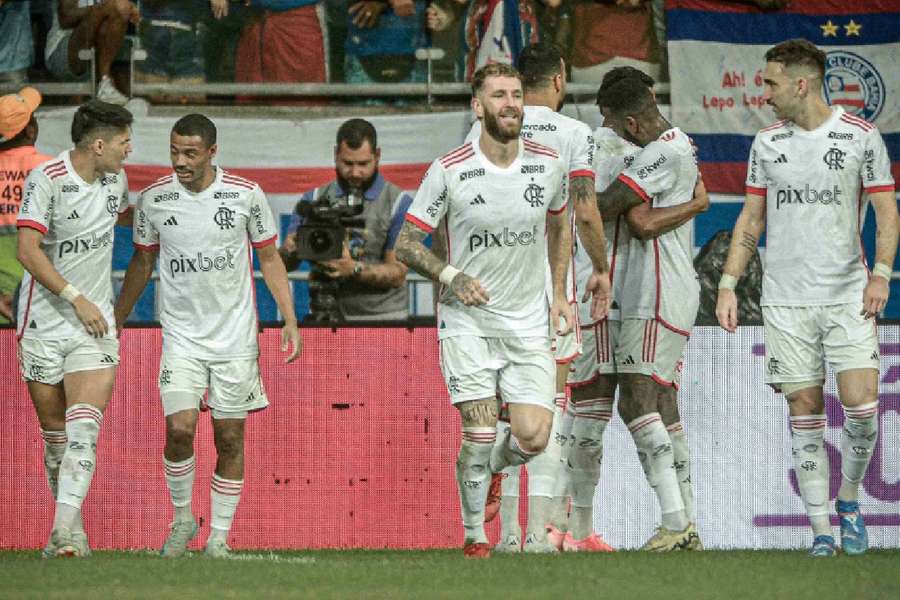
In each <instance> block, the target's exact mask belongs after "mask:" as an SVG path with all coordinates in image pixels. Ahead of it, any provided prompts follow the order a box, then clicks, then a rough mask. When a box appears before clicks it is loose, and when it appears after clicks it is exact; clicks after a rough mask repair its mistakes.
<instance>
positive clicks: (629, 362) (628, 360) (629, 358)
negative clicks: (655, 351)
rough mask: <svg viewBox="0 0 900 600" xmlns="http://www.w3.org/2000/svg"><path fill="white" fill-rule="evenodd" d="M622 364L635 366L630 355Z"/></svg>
mask: <svg viewBox="0 0 900 600" xmlns="http://www.w3.org/2000/svg"><path fill="white" fill-rule="evenodd" d="M622 364H623V365H633V364H634V358H632V357H631V355H630V354H629V355H628V356H627V357H626V358H625V360H623V361H622Z"/></svg>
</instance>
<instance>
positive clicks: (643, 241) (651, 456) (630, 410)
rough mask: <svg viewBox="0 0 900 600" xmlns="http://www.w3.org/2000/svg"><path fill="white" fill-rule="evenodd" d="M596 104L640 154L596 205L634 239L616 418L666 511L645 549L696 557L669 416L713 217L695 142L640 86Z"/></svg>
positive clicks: (617, 356)
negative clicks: (697, 237) (698, 255)
mask: <svg viewBox="0 0 900 600" xmlns="http://www.w3.org/2000/svg"><path fill="white" fill-rule="evenodd" d="M599 100H600V104H601V106H602V107H603V111H604V117H605V119H604V123H605V124H606V125H607V126H609V127H611V128H612V129H613V130H614V131H616V132H620V134H621V135H622V136H623V137H624V138H625V139H627V140H628V141H629V142H631V143H633V144H634V145H635V146H638V147H641V148H642V150H641V151H640V152H639V153H638V154H637V155H635V157H634V159H633V161H632V162H631V164H630V165H629V166H627V167H626V168H625V169H624V170H623V171H622V172H621V173H620V174H619V175H618V177H617V179H616V181H614V182H613V183H612V184H611V185H610V186H609V188H607V189H606V190H605V191H604V192H603V193H602V194H600V195H598V198H599V200H600V202H601V205H604V206H606V207H607V209H608V210H607V211H606V212H605V214H604V218H606V217H607V216H608V217H609V218H610V219H613V218H615V217H616V215H617V213H625V220H626V223H627V225H628V227H629V229H630V232H631V233H632V234H633V238H632V239H631V240H630V241H629V244H628V256H627V259H625V262H626V266H625V273H624V276H623V277H622V281H621V288H619V297H618V298H614V299H615V300H617V301H618V303H619V304H620V318H621V329H620V331H619V334H618V338H619V339H618V341H617V343H616V346H615V350H614V353H613V355H614V360H615V373H616V383H618V385H619V407H618V408H619V414H620V415H621V416H622V419H623V421H625V423H626V425H628V428H629V430H630V431H631V434H632V438H633V439H634V441H635V445H636V446H637V449H638V455H639V457H640V459H641V465H642V467H643V468H644V472H645V475H646V476H647V479H648V481H649V483H650V485H651V487H652V488H653V490H654V492H655V493H656V495H657V498H658V500H659V503H660V508H661V511H662V525H661V527H660V528H659V529H658V530H657V533H656V534H655V535H654V536H653V537H652V538H651V539H650V540H649V541H648V542H647V543H646V544H645V545H644V549H645V550H653V551H668V550H675V549H685V548H688V547H690V546H694V547H696V546H697V545H698V543H697V542H696V541H695V540H696V538H697V534H696V528H695V526H694V524H693V523H691V521H690V520H689V519H688V516H687V513H686V510H685V502H684V499H683V497H682V490H681V486H680V485H679V481H678V477H677V474H676V469H675V460H674V456H673V450H672V440H671V438H670V433H672V432H671V431H667V428H666V425H665V421H664V418H663V415H664V414H666V413H673V414H674V415H677V404H676V393H675V390H677V387H678V384H679V382H678V374H679V372H680V369H681V358H682V355H683V351H684V346H685V344H686V343H687V338H688V336H689V334H690V329H691V327H692V326H693V322H694V317H695V315H696V310H697V306H698V303H699V287H698V284H697V281H696V274H695V273H694V270H693V264H692V256H693V252H692V249H693V227H692V218H693V217H694V215H696V214H697V213H698V212H700V211H702V210H705V209H706V207H707V206H708V199H707V198H706V197H705V190H703V189H702V186H700V185H698V180H699V173H698V172H697V165H696V159H695V156H694V149H693V145H692V144H691V141H690V139H689V138H688V137H687V136H686V135H684V133H682V132H681V130H679V129H678V128H674V127H672V126H671V125H669V123H668V122H666V120H665V119H663V117H662V116H661V115H660V114H659V109H658V108H657V106H656V102H655V99H654V97H653V93H652V91H651V90H650V89H649V88H648V87H647V85H646V84H645V83H644V82H642V81H641V80H640V78H637V77H625V78H622V79H621V80H619V81H618V82H616V83H614V84H612V85H610V86H608V88H607V89H606V90H604V91H603V93H602V94H601V98H599ZM695 195H699V197H695ZM614 239H615V237H614ZM618 259H619V257H616V260H618ZM613 272H614V273H615V269H614V270H613ZM615 289H616V282H614V290H615ZM606 383H607V385H608V386H609V387H608V388H607V390H606V391H607V393H608V394H609V397H610V398H611V396H612V393H613V392H614V387H612V385H611V384H612V382H611V381H610V380H609V379H607V380H606Z"/></svg>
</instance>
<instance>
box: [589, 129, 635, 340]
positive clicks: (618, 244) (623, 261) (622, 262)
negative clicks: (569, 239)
mask: <svg viewBox="0 0 900 600" xmlns="http://www.w3.org/2000/svg"><path fill="white" fill-rule="evenodd" d="M594 143H595V145H596V148H595V150H594V172H595V173H596V174H597V177H596V180H595V184H596V190H597V193H600V192H603V191H604V190H606V188H608V187H609V186H610V185H612V182H613V181H615V180H616V177H618V176H619V173H621V172H622V170H623V169H625V168H626V167H628V166H629V165H631V163H632V162H634V158H635V157H636V156H637V155H638V154H639V153H640V151H641V148H640V147H639V146H635V145H634V144H632V143H631V142H629V141H628V140H626V139H623V138H621V137H619V136H618V135H617V134H616V132H615V131H613V130H612V129H610V128H609V127H598V128H597V129H596V130H594ZM603 230H604V233H605V234H606V257H607V260H608V261H609V277H610V288H611V291H612V306H611V308H610V310H609V316H608V317H607V318H608V319H609V320H610V321H619V320H620V319H621V310H620V306H621V304H622V301H621V297H622V282H623V281H624V278H625V267H626V265H627V262H628V245H629V241H630V240H631V232H630V231H629V229H628V225H627V224H626V223H625V217H624V216H623V215H620V216H619V217H618V218H617V219H616V220H615V221H604V222H603ZM593 268H594V267H593V264H592V263H591V259H590V257H589V256H588V255H587V252H585V251H584V248H582V247H581V245H580V244H579V246H578V251H577V252H576V253H575V277H576V279H577V280H578V281H581V282H584V281H587V278H588V277H590V276H591V272H592V269H593ZM578 318H579V320H580V322H581V324H582V325H583V326H589V325H592V324H593V323H594V321H593V319H591V303H590V302H581V303H579V305H578Z"/></svg>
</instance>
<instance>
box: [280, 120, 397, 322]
mask: <svg viewBox="0 0 900 600" xmlns="http://www.w3.org/2000/svg"><path fill="white" fill-rule="evenodd" d="M380 160H381V148H379V147H378V134H377V132H376V131H375V127H373V126H372V124H371V123H369V122H368V121H366V120H364V119H350V120H349V121H346V122H345V123H343V124H342V125H341V126H340V128H338V131H337V139H336V140H335V146H334V165H335V169H334V170H335V175H336V176H337V178H336V179H335V180H334V181H332V182H330V183H327V184H325V185H323V186H321V187H318V188H315V189H313V190H310V191H308V192H306V193H305V194H303V196H302V197H301V198H300V202H319V201H322V200H327V201H328V202H329V203H330V204H331V205H332V206H338V205H342V206H350V207H355V208H357V209H358V210H359V215H358V218H359V219H361V220H362V221H364V223H365V226H364V227H362V228H355V227H352V228H350V230H349V233H350V237H349V240H348V241H347V242H346V243H345V244H344V253H343V256H341V258H337V259H334V260H329V261H324V262H322V263H319V264H317V265H316V268H314V269H313V275H312V276H313V277H314V278H326V279H331V280H334V281H336V282H337V284H338V287H337V294H336V297H337V302H338V308H339V309H340V313H341V315H342V316H343V318H344V319H345V320H347V321H374V320H380V321H386V320H404V319H406V318H407V317H408V316H409V294H408V290H407V285H406V271H407V269H406V265H404V264H403V263H401V262H400V261H398V260H397V255H396V253H395V251H394V243H395V242H396V240H397V234H398V233H399V231H400V226H401V225H402V224H403V217H404V215H405V214H406V209H407V208H408V207H409V204H410V203H411V202H412V196H410V195H409V194H408V193H406V192H404V191H403V190H401V189H400V188H399V187H397V186H396V185H394V184H393V183H391V182H390V181H388V180H387V179H385V178H384V176H383V175H381V173H380V172H379V171H378V165H379V161H380ZM300 223H301V217H300V216H299V214H297V212H296V211H295V212H294V217H293V220H292V221H291V224H290V225H289V227H288V234H287V236H285V240H284V245H283V246H282V247H281V249H280V253H281V256H282V258H283V259H284V262H285V265H286V266H287V268H288V270H292V269H295V268H296V267H297V266H298V264H299V262H300V261H298V260H297V257H296V255H295V254H294V252H295V250H296V248H297V244H296V230H297V227H298V226H299V225H300Z"/></svg>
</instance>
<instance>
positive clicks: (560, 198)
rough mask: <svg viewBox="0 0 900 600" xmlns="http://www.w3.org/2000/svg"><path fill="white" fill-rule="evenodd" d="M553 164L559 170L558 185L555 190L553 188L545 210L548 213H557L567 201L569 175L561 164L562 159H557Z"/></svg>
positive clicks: (563, 207)
mask: <svg viewBox="0 0 900 600" xmlns="http://www.w3.org/2000/svg"><path fill="white" fill-rule="evenodd" d="M554 166H556V167H557V168H558V169H559V171H560V177H559V186H558V187H557V189H556V190H553V192H555V193H554V194H553V196H551V198H550V204H548V205H547V211H548V212H550V214H554V215H558V214H559V213H561V212H563V211H564V210H566V205H567V204H568V203H569V175H568V173H567V172H566V165H564V164H563V162H562V159H558V160H557V161H556V163H555V165H554Z"/></svg>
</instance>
